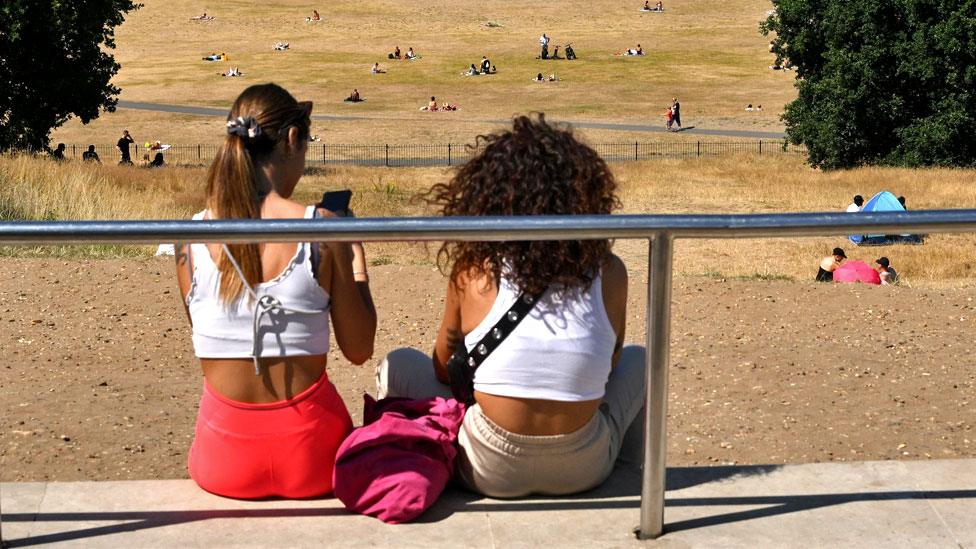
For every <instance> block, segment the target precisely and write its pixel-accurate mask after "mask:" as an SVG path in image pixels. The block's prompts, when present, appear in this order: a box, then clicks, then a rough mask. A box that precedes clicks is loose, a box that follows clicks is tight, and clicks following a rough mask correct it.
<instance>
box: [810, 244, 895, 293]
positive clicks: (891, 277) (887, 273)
mask: <svg viewBox="0 0 976 549" xmlns="http://www.w3.org/2000/svg"><path fill="white" fill-rule="evenodd" d="M845 260H847V254H846V253H845V252H844V249H843V248H834V250H833V251H832V252H831V253H830V255H828V256H827V257H824V258H823V259H822V260H820V268H819V269H817V276H816V278H815V280H816V281H817V282H833V281H834V272H835V271H837V269H839V268H840V267H841V265H842V264H843V262H844V261H845ZM873 268H874V270H875V271H877V272H878V276H879V277H880V279H881V285H882V286H889V285H893V284H897V283H898V272H897V271H895V268H894V267H892V266H891V261H890V260H889V259H888V258H887V257H884V256H882V257H879V258H878V259H876V260H875V261H874V265H873ZM868 272H870V271H868Z"/></svg>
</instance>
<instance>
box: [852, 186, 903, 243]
mask: <svg viewBox="0 0 976 549" xmlns="http://www.w3.org/2000/svg"><path fill="white" fill-rule="evenodd" d="M861 211H862V212H903V211H905V207H904V206H902V205H901V202H898V198H897V197H895V195H893V194H891V193H890V192H888V191H881V192H880V193H878V194H876V195H874V196H872V197H871V200H868V201H867V203H866V204H864V207H863V208H861ZM848 238H849V239H850V241H851V242H853V243H854V244H891V243H892V242H915V243H918V242H921V237H920V236H919V235H912V234H903V235H883V234H868V235H860V234H855V235H851V236H849V237H848Z"/></svg>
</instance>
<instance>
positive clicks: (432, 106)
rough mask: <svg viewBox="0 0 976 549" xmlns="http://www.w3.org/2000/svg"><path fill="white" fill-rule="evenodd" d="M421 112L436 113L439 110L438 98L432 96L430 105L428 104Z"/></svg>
mask: <svg viewBox="0 0 976 549" xmlns="http://www.w3.org/2000/svg"><path fill="white" fill-rule="evenodd" d="M420 110H423V111H428V112H434V111H436V110H437V98H436V97H434V96H433V95H432V96H430V103H427V106H426V107H423V108H421V109H420Z"/></svg>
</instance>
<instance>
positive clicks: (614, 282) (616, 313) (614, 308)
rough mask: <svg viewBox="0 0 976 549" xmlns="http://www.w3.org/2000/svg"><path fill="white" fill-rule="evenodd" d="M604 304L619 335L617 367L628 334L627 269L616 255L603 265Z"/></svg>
mask: <svg viewBox="0 0 976 549" xmlns="http://www.w3.org/2000/svg"><path fill="white" fill-rule="evenodd" d="M602 276H603V304H604V306H605V307H606V308H607V318H609V319H610V325H611V326H613V331H614V332H615V333H616V334H617V343H616V344H615V345H614V347H613V360H612V362H611V364H612V365H614V366H616V365H617V359H619V358H620V350H621V349H623V346H624V337H625V336H626V332H627V267H626V266H624V262H623V261H621V260H620V258H619V257H617V256H616V255H612V254H611V255H610V257H609V258H608V259H607V261H606V262H605V263H604V264H603V273H602Z"/></svg>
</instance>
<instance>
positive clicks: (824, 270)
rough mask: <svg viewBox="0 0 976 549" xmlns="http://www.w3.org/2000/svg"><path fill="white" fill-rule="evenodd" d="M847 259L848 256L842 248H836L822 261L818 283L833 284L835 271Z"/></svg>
mask: <svg viewBox="0 0 976 549" xmlns="http://www.w3.org/2000/svg"><path fill="white" fill-rule="evenodd" d="M845 259H847V255H846V254H845V253H844V250H843V249H842V248H834V251H833V252H831V254H830V255H828V256H827V257H825V258H823V259H822V260H821V261H820V269H818V270H817V278H816V280H817V282H833V281H834V271H836V270H837V269H838V268H839V267H840V264H841V263H843V261H844V260H845Z"/></svg>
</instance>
